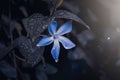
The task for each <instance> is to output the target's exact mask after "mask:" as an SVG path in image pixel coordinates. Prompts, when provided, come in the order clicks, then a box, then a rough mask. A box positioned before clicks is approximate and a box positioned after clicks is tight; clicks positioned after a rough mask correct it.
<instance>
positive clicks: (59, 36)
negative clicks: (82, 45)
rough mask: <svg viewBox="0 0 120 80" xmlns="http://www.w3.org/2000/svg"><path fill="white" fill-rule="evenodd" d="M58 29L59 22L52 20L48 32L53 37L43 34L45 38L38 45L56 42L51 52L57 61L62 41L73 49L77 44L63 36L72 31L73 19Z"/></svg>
mask: <svg viewBox="0 0 120 80" xmlns="http://www.w3.org/2000/svg"><path fill="white" fill-rule="evenodd" d="M56 29H57V22H56V21H53V22H51V24H50V25H49V26H48V32H49V34H50V35H51V37H49V36H43V38H42V39H41V40H40V41H39V42H38V44H37V46H46V45H49V44H51V43H52V42H53V43H54V44H53V47H52V50H51V54H52V57H53V58H54V60H55V62H58V59H59V53H60V43H62V45H63V47H64V48H65V49H71V48H73V47H75V44H74V43H73V42H72V41H71V40H69V39H68V38H66V37H64V36H63V35H64V34H66V33H69V32H71V31H72V23H71V21H69V22H66V23H65V24H63V25H62V26H61V27H60V28H59V29H58V30H57V31H56ZM59 42H60V43H59Z"/></svg>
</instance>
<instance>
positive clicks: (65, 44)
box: [59, 36, 75, 49]
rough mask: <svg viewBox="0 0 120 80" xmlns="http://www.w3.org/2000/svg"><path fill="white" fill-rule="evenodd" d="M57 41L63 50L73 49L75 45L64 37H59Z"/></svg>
mask: <svg viewBox="0 0 120 80" xmlns="http://www.w3.org/2000/svg"><path fill="white" fill-rule="evenodd" d="M59 41H60V42H61V43H62V45H63V47H64V48H65V49H71V48H73V47H75V44H74V43H73V42H72V41H71V40H69V39H68V38H66V37H64V36H60V37H59Z"/></svg>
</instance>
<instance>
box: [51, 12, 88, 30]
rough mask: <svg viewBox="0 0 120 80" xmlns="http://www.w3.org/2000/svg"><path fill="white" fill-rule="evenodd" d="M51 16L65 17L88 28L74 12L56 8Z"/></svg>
mask: <svg viewBox="0 0 120 80" xmlns="http://www.w3.org/2000/svg"><path fill="white" fill-rule="evenodd" d="M53 17H55V18H65V19H71V20H74V21H76V22H78V23H80V24H82V25H84V26H85V27H86V28H88V29H90V28H89V26H88V25H87V24H86V23H85V22H84V21H83V20H82V19H81V18H79V17H78V16H76V15H75V14H73V13H71V12H68V11H66V10H58V11H56V12H55V13H54V15H53Z"/></svg>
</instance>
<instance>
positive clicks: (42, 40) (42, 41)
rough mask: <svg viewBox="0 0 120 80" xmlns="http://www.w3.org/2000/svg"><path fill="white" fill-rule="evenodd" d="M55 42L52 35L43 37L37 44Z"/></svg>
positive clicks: (42, 44) (43, 44) (44, 44)
mask: <svg viewBox="0 0 120 80" xmlns="http://www.w3.org/2000/svg"><path fill="white" fill-rule="evenodd" d="M52 42H53V38H52V37H47V36H43V38H42V39H41V40H40V41H39V42H38V44H37V46H46V45H49V44H51V43H52Z"/></svg>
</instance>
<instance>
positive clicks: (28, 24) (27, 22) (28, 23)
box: [23, 14, 50, 39]
mask: <svg viewBox="0 0 120 80" xmlns="http://www.w3.org/2000/svg"><path fill="white" fill-rule="evenodd" d="M49 23H50V19H49V18H48V17H45V16H43V15H41V14H33V15H32V16H30V17H28V18H26V19H23V24H24V27H25V29H26V31H27V33H28V34H29V35H30V37H31V38H34V39H36V37H38V35H39V34H40V33H42V32H43V31H44V30H45V29H46V28H47V27H48V25H49Z"/></svg>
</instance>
